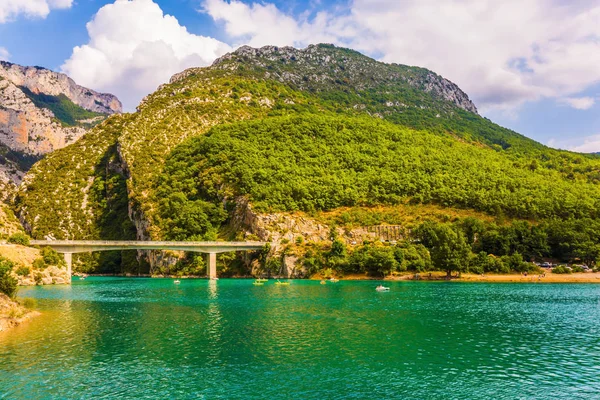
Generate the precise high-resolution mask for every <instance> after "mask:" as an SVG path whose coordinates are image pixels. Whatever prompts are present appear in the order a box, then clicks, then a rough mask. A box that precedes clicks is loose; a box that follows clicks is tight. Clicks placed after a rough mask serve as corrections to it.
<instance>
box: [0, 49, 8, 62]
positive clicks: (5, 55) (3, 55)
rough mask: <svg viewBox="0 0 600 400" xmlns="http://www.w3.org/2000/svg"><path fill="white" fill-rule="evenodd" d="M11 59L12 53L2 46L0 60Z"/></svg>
mask: <svg viewBox="0 0 600 400" xmlns="http://www.w3.org/2000/svg"><path fill="white" fill-rule="evenodd" d="M9 59H10V53H9V52H8V50H6V49H5V48H4V47H0V61H8V60H9Z"/></svg>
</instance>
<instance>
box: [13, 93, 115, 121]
mask: <svg viewBox="0 0 600 400" xmlns="http://www.w3.org/2000/svg"><path fill="white" fill-rule="evenodd" d="M19 88H20V89H21V90H22V91H23V93H25V95H26V96H27V97H29V99H30V100H31V101H32V102H33V104H35V106H36V107H40V108H47V109H48V110H50V111H52V113H53V114H54V116H55V117H56V119H58V120H59V121H60V123H61V124H62V125H63V126H77V125H79V123H80V121H82V120H86V119H93V118H96V117H103V116H105V114H101V113H97V112H93V111H88V110H86V109H84V108H82V107H80V106H78V105H77V104H75V103H73V102H72V101H71V100H70V99H69V98H68V97H67V96H65V95H64V94H62V93H61V94H59V95H58V96H52V95H49V94H44V93H33V92H32V91H31V90H29V89H28V88H26V87H25V86H19Z"/></svg>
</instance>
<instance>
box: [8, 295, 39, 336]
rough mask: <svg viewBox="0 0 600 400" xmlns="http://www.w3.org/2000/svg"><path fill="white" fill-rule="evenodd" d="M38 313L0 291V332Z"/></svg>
mask: <svg viewBox="0 0 600 400" xmlns="http://www.w3.org/2000/svg"><path fill="white" fill-rule="evenodd" d="M39 314H40V313H39V312H37V311H31V310H28V309H27V308H25V307H23V306H22V305H21V304H19V303H17V302H16V301H14V300H12V299H11V298H9V297H8V296H6V295H5V294H3V293H0V332H3V331H6V330H8V329H10V328H14V327H15V326H17V325H19V324H21V323H23V322H25V321H27V320H29V319H31V318H33V317H35V316H37V315H39Z"/></svg>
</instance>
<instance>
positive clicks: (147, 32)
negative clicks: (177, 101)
mask: <svg viewBox="0 0 600 400" xmlns="http://www.w3.org/2000/svg"><path fill="white" fill-rule="evenodd" d="M87 30H88V34H89V36H90V40H89V43H87V44H86V45H83V46H77V47H75V48H74V49H73V54H72V55H71V57H70V58H69V59H68V60H67V61H65V63H64V64H63V66H62V67H61V69H62V71H63V72H65V73H66V74H68V75H69V76H70V77H71V78H73V79H74V80H75V81H76V82H77V83H79V84H80V85H83V86H88V87H91V88H93V89H96V90H100V91H105V92H109V93H113V94H115V95H116V96H117V97H119V99H120V100H121V101H122V102H123V105H124V108H125V109H126V110H132V109H134V108H135V106H137V104H138V103H139V101H140V100H141V99H142V98H143V97H144V96H145V95H147V94H148V93H151V92H152V91H154V90H155V89H156V88H157V86H158V85H160V84H162V83H165V82H167V81H168V80H169V78H170V77H171V75H173V74H175V73H177V72H180V71H182V70H184V69H185V68H189V67H192V66H203V65H207V64H209V63H210V62H212V61H213V60H214V59H215V58H217V57H219V56H221V55H222V54H224V53H226V52H227V51H230V50H231V48H230V47H229V46H228V45H227V44H225V43H222V42H220V41H218V40H215V39H213V38H209V37H204V36H197V35H194V34H191V33H189V32H188V31H187V30H186V28H185V27H183V26H181V25H179V22H178V21H177V19H176V18H175V17H173V16H170V15H164V14H163V12H162V10H161V9H160V7H159V6H158V5H157V4H156V3H154V2H153V1H152V0H131V1H130V0H116V1H115V3H114V4H108V5H106V6H104V7H102V8H101V9H100V10H98V13H97V14H96V15H95V16H94V18H93V19H92V20H91V21H90V22H88V24H87Z"/></svg>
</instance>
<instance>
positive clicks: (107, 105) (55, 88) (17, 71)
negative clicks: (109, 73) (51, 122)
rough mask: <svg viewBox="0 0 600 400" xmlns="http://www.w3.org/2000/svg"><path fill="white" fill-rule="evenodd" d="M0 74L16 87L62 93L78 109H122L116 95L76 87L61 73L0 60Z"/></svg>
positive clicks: (34, 91) (33, 90) (120, 110)
mask: <svg viewBox="0 0 600 400" xmlns="http://www.w3.org/2000/svg"><path fill="white" fill-rule="evenodd" d="M0 77H3V78H4V79H6V80H8V81H10V82H12V83H13V84H14V85H16V86H21V87H26V88H27V89H29V90H31V91H32V92H33V93H36V94H39V93H44V94H47V95H51V96H58V95H60V94H64V95H65V96H67V97H68V98H69V99H70V100H71V101H72V102H73V103H75V104H77V105H78V106H80V107H81V108H84V109H86V110H89V111H94V112H97V113H101V114H115V113H120V112H122V105H121V102H120V101H119V99H117V98H116V96H113V95H112V94H108V93H98V92H96V91H94V90H91V89H87V88H85V87H83V86H79V85H78V84H76V83H75V81H73V79H71V78H69V77H68V76H67V75H65V74H61V73H58V72H54V71H50V70H48V69H45V68H41V67H23V66H20V65H17V64H12V63H8V62H4V61H0Z"/></svg>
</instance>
